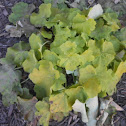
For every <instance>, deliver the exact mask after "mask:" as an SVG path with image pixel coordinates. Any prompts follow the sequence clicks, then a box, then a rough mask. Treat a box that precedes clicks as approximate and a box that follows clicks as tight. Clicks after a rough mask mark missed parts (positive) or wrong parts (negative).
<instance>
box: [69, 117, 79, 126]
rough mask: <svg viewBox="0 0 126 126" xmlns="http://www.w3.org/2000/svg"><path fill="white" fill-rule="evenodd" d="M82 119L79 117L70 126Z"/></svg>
mask: <svg viewBox="0 0 126 126" xmlns="http://www.w3.org/2000/svg"><path fill="white" fill-rule="evenodd" d="M79 120H80V119H79V118H78V119H77V120H76V121H75V122H73V123H72V124H71V125H70V126H74V125H75V124H76V123H77V122H78V121H79Z"/></svg>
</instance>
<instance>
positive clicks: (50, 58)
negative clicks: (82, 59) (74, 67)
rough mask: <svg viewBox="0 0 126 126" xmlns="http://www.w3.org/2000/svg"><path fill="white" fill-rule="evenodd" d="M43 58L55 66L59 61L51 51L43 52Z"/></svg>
mask: <svg viewBox="0 0 126 126" xmlns="http://www.w3.org/2000/svg"><path fill="white" fill-rule="evenodd" d="M43 57H44V59H45V60H48V61H50V62H52V63H53V65H56V64H57V61H58V60H59V58H58V56H57V54H56V53H54V52H52V51H49V50H45V51H44V53H43Z"/></svg>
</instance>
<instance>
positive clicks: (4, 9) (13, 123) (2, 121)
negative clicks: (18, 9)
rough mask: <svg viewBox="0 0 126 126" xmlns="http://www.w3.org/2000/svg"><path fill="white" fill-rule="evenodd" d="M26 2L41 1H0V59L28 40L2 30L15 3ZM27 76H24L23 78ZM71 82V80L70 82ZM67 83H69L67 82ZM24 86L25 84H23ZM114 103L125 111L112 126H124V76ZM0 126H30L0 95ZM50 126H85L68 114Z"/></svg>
mask: <svg viewBox="0 0 126 126" xmlns="http://www.w3.org/2000/svg"><path fill="white" fill-rule="evenodd" d="M20 1H22V2H26V3H33V4H35V6H36V7H38V6H39V5H40V4H41V3H42V1H41V0H0V58H2V57H4V56H5V55H6V51H7V48H8V47H10V46H12V45H13V44H15V43H17V42H19V41H26V42H28V39H27V38H26V37H25V36H22V37H21V38H10V37H9V34H8V33H7V32H6V31H5V30H4V28H5V26H6V25H7V24H10V23H9V21H8V16H9V14H10V13H11V8H12V7H13V6H14V4H16V3H17V2H20ZM26 77H27V75H26V76H25V78H26ZM72 81H73V80H72ZM68 82H71V81H70V80H68ZM28 83H29V85H32V86H31V90H30V92H31V93H32V94H34V95H35V93H34V91H33V90H32V88H33V86H34V85H33V84H32V82H28ZM24 86H25V84H24ZM112 97H113V99H114V101H115V102H116V103H117V104H118V105H120V106H121V107H122V108H123V109H124V110H125V111H123V112H119V111H118V112H117V114H116V115H115V116H114V126H126V74H123V76H122V79H121V80H120V82H119V83H118V84H117V90H116V93H115V94H113V96H112ZM0 126H30V124H28V122H26V121H25V120H24V119H23V117H22V115H21V112H20V111H19V110H18V108H17V105H16V104H14V105H11V106H9V107H5V106H4V105H3V104H2V96H1V95H0ZM50 126H86V125H85V124H84V123H83V122H82V120H81V115H80V114H78V115H77V116H76V115H75V114H74V113H73V112H70V114H69V116H68V117H66V118H64V120H63V121H61V122H59V123H58V122H56V121H53V120H52V121H50Z"/></svg>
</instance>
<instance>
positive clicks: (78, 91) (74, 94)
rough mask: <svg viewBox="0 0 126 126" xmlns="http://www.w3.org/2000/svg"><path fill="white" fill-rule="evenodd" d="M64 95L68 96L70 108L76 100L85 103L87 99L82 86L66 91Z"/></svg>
mask: <svg viewBox="0 0 126 126" xmlns="http://www.w3.org/2000/svg"><path fill="white" fill-rule="evenodd" d="M65 93H66V94H67V95H68V103H69V105H70V106H71V107H72V105H73V104H74V102H75V100H76V99H78V100H79V101H81V102H85V101H86V99H87V94H86V92H85V90H84V87H83V86H78V87H76V88H70V89H67V90H66V91H65Z"/></svg>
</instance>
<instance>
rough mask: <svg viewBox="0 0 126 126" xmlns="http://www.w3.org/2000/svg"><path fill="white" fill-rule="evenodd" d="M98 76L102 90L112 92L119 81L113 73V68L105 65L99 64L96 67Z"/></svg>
mask: <svg viewBox="0 0 126 126" xmlns="http://www.w3.org/2000/svg"><path fill="white" fill-rule="evenodd" d="M96 73H97V78H98V80H99V82H100V85H101V89H102V91H105V92H107V93H108V94H110V95H111V94H112V93H113V91H114V89H115V86H116V84H117V82H118V81H119V80H118V78H117V76H116V75H115V74H114V73H113V71H112V70H111V69H108V70H107V68H106V67H103V66H98V67H97V69H96Z"/></svg>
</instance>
